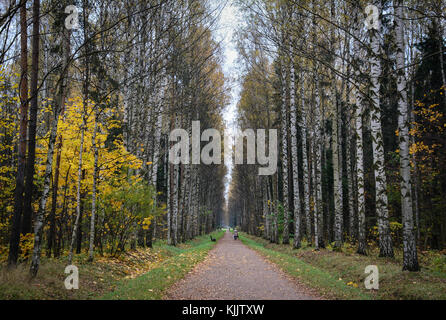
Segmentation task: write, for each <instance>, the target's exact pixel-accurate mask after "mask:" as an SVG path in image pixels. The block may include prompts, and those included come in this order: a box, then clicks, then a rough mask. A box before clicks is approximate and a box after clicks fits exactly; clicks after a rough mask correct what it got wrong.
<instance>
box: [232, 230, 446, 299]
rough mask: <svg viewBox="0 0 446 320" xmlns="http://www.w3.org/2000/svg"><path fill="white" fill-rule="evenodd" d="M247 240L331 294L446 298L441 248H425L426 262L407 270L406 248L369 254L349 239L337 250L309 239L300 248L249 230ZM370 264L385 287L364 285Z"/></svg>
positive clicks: (301, 278) (423, 259) (341, 296)
mask: <svg viewBox="0 0 446 320" xmlns="http://www.w3.org/2000/svg"><path fill="white" fill-rule="evenodd" d="M241 240H242V241H243V243H245V244H246V245H248V246H249V247H251V248H253V249H255V250H257V251H258V252H259V253H261V254H262V255H263V256H265V257H266V258H267V259H268V260H270V261H271V262H273V263H275V264H277V265H278V266H279V267H280V268H281V269H283V270H284V271H285V272H287V273H288V274H290V275H291V276H293V277H295V278H297V279H298V280H299V281H300V282H302V283H303V284H305V285H307V286H308V287H311V288H314V289H316V290H317V291H318V292H319V293H320V294H321V295H323V296H325V297H326V298H335V299H355V300H356V299H384V300H401V299H404V300H421V299H434V300H435V299H440V300H444V299H446V279H445V276H446V273H445V272H443V270H444V268H443V267H442V266H441V262H442V261H443V260H442V259H443V258H442V255H441V254H439V253H438V254H435V253H432V252H430V253H424V254H421V255H420V261H421V263H422V265H424V268H422V270H421V271H420V272H416V273H413V272H403V271H401V261H400V259H401V253H400V252H396V258H395V259H388V258H379V257H378V254H377V252H376V250H373V249H372V250H370V252H369V256H361V255H357V254H356V253H355V247H354V246H352V245H349V244H345V246H344V247H343V248H342V250H341V252H335V251H333V250H331V249H330V247H328V248H327V249H322V250H320V251H314V250H313V249H314V248H311V247H309V246H307V245H306V243H305V242H303V247H302V249H299V250H294V249H293V248H292V246H291V245H277V244H270V243H269V242H268V241H266V240H264V239H261V238H257V237H253V236H249V235H246V234H241ZM443 257H444V255H443ZM368 265H377V266H378V269H379V276H380V277H379V290H373V291H370V290H367V289H366V288H365V286H364V279H365V277H366V274H365V273H364V269H365V267H366V266H368Z"/></svg>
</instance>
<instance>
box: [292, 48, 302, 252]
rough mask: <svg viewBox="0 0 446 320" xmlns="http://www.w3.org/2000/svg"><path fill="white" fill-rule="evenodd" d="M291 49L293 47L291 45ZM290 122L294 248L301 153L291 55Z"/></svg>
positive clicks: (297, 230)
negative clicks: (298, 143)
mask: <svg viewBox="0 0 446 320" xmlns="http://www.w3.org/2000/svg"><path fill="white" fill-rule="evenodd" d="M290 51H291V52H292V48H291V46H290ZM290 122H291V123H290V124H291V128H290V131H291V161H292V163H291V168H292V172H293V196H294V197H293V201H294V241H293V248H294V249H299V248H300V247H301V243H300V241H301V235H300V219H301V207H300V191H299V155H298V152H297V108H296V77H295V75H294V61H293V57H292V56H291V69H290Z"/></svg>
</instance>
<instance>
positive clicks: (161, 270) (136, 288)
mask: <svg viewBox="0 0 446 320" xmlns="http://www.w3.org/2000/svg"><path fill="white" fill-rule="evenodd" d="M223 234H224V232H223V231H218V232H215V233H213V234H212V235H213V236H214V237H215V238H216V239H220V238H221V237H222V236H223ZM214 245H215V242H211V241H210V239H209V235H206V236H201V237H198V238H197V239H195V240H192V241H190V242H187V243H186V244H182V245H179V246H178V247H171V246H165V249H166V250H169V251H170V252H171V254H172V256H171V257H170V258H169V259H167V260H165V261H163V262H162V263H160V264H159V266H157V267H155V268H153V269H151V270H150V271H149V272H147V273H145V274H143V275H141V276H139V277H137V278H135V279H129V280H123V281H121V282H120V283H118V284H117V286H116V288H115V289H114V290H113V291H112V292H109V293H107V294H105V295H104V296H103V297H102V299H106V300H116V299H118V300H120V299H125V300H131V299H136V300H159V299H162V297H163V294H164V292H165V290H166V289H167V288H169V287H170V286H171V285H172V284H174V283H175V282H177V281H178V280H180V279H182V278H183V277H184V276H185V275H186V274H187V273H188V272H189V271H191V270H192V268H193V267H194V266H195V265H196V264H197V263H199V262H201V261H203V260H204V258H205V257H206V255H207V254H208V252H209V250H210V249H212V248H213V246H214Z"/></svg>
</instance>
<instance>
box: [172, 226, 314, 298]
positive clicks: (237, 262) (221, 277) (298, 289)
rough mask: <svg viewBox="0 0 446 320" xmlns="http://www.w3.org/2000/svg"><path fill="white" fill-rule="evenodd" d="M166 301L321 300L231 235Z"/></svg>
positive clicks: (179, 283) (174, 287)
mask: <svg viewBox="0 0 446 320" xmlns="http://www.w3.org/2000/svg"><path fill="white" fill-rule="evenodd" d="M164 299H166V300H314V299H320V297H319V296H318V295H317V294H316V293H315V292H314V290H313V291H312V290H310V289H308V288H307V287H305V286H303V285H302V284H300V283H299V282H298V281H296V280H295V279H293V278H292V277H289V276H287V275H286V274H285V273H284V272H283V271H281V270H280V269H279V268H277V267H276V266H275V265H274V264H272V263H270V262H268V261H266V260H265V259H264V258H263V257H262V256H261V255H259V254H258V253H257V252H255V251H254V250H252V249H249V248H248V247H247V246H245V245H244V244H242V243H241V242H240V240H234V239H233V237H232V234H231V233H230V232H226V233H225V236H224V237H223V239H221V240H220V241H219V242H218V244H217V245H216V246H215V248H214V249H212V250H211V251H210V252H209V254H208V256H207V257H206V259H205V260H204V261H203V262H201V263H200V264H198V265H196V266H195V268H194V269H193V271H192V272H190V273H189V274H188V275H187V276H186V277H185V278H183V279H182V280H180V281H179V282H177V283H176V284H175V285H173V286H172V287H171V288H170V289H168V290H167V293H166V295H165V297H164Z"/></svg>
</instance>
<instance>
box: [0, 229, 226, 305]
mask: <svg viewBox="0 0 446 320" xmlns="http://www.w3.org/2000/svg"><path fill="white" fill-rule="evenodd" d="M213 235H214V237H218V238H219V237H221V236H222V235H223V232H216V233H213ZM214 244H215V242H211V241H210V239H209V235H206V236H201V237H198V238H196V239H195V240H192V241H189V242H187V243H185V244H179V245H178V246H177V247H173V246H168V245H167V244H166V242H165V241H156V242H155V243H154V244H153V248H151V249H149V248H138V249H137V250H136V251H127V252H125V253H123V254H122V255H121V256H119V257H116V258H113V257H100V256H99V255H98V256H97V257H95V260H94V262H92V263H90V262H88V261H87V258H88V254H87V253H86V252H82V253H81V254H79V255H75V256H74V260H73V264H74V265H75V266H77V267H78V268H79V289H78V290H67V289H65V286H64V280H65V278H66V277H67V275H66V274H65V273H64V270H65V267H66V266H67V261H68V260H67V259H68V258H67V256H63V257H61V258H59V259H55V258H51V259H48V258H46V257H45V256H43V257H42V262H41V266H40V268H39V272H38V274H37V277H36V278H35V279H33V280H32V281H30V279H29V262H28V263H21V264H20V265H18V267H17V268H16V269H12V270H8V269H7V268H6V263H0V300H11V299H14V300H68V299H69V300H89V299H104V298H105V299H143V298H145V299H159V298H160V297H161V293H162V292H163V290H164V289H165V288H166V287H167V286H169V285H170V284H172V283H173V282H174V281H176V280H178V279H179V278H181V277H182V276H184V274H185V273H186V272H187V271H188V270H190V269H191V268H192V267H193V266H194V264H195V263H197V262H199V261H201V259H203V258H204V257H205V255H206V254H207V252H208V251H209V249H210V248H212V246H213V245H214ZM150 290H152V291H150ZM132 294H134V295H135V296H132Z"/></svg>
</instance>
